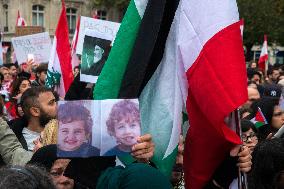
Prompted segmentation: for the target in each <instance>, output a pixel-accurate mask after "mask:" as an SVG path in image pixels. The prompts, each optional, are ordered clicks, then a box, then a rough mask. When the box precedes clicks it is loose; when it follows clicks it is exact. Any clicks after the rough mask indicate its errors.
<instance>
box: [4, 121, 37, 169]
mask: <svg viewBox="0 0 284 189" xmlns="http://www.w3.org/2000/svg"><path fill="white" fill-rule="evenodd" d="M0 155H1V156H2V159H3V161H4V162H5V163H6V164H9V165H25V164H26V163H27V162H28V161H29V160H30V159H31V157H32V155H33V153H32V152H28V151H26V150H25V149H24V148H23V147H22V145H21V143H20V142H19V141H18V139H17V137H16V135H15V134H14V133H13V131H12V130H11V129H10V128H9V126H8V124H7V122H6V121H4V120H3V119H2V118H0Z"/></svg>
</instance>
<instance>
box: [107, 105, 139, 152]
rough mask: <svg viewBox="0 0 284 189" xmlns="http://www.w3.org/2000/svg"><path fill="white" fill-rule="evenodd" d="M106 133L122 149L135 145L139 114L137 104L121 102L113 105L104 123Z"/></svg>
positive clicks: (137, 134) (137, 135)
mask: <svg viewBox="0 0 284 189" xmlns="http://www.w3.org/2000/svg"><path fill="white" fill-rule="evenodd" d="M106 125H107V131H108V133H109V135H110V136H113V137H114V138H115V139H116V141H117V143H118V144H119V146H121V147H122V148H123V147H124V148H127V149H129V148H131V147H132V146H133V145H134V144H136V143H137V137H139V136H140V135H141V133H140V132H141V131H140V113H139V107H138V104H137V103H134V102H132V101H131V100H122V101H120V102H118V103H116V104H114V105H113V107H112V109H111V112H110V114H109V117H108V120H107V122H106Z"/></svg>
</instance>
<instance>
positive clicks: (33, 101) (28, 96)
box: [21, 86, 52, 120]
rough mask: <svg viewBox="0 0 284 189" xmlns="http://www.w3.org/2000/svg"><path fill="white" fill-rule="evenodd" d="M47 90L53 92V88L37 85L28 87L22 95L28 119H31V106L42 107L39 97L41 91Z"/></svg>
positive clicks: (22, 104)
mask: <svg viewBox="0 0 284 189" xmlns="http://www.w3.org/2000/svg"><path fill="white" fill-rule="evenodd" d="M46 92H51V93H52V91H51V89H49V88H46V87H42V86H36V87H32V88H29V89H27V90H26V91H25V92H24V93H23V95H22V97H21V106H22V109H23V112H24V114H25V117H26V118H27V120H29V119H30V117H31V113H30V108H31V107H40V103H39V101H38V97H39V95H40V94H41V93H46Z"/></svg>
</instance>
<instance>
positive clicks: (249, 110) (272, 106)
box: [0, 62, 284, 189]
mask: <svg viewBox="0 0 284 189" xmlns="http://www.w3.org/2000/svg"><path fill="white" fill-rule="evenodd" d="M79 69H80V68H79V67H75V68H74V73H73V74H74V76H75V79H74V81H73V83H72V85H71V87H70V89H69V90H68V92H67V93H66V96H65V100H81V99H92V91H93V87H94V86H93V85H90V84H87V83H83V82H80V79H79V77H80V73H79ZM46 74H47V64H39V65H38V64H34V63H33V62H27V63H26V64H22V65H20V66H19V65H17V64H4V65H3V66H1V68H0V84H1V91H0V93H1V97H0V104H1V105H0V116H1V118H0V154H1V159H0V165H1V166H2V168H0V178H1V180H0V189H1V188H21V186H23V185H24V186H26V187H25V188H70V189H71V188H163V189H166V188H172V187H174V188H184V187H185V186H184V181H183V141H184V139H183V137H182V136H181V137H180V141H179V146H178V154H177V158H176V164H175V166H174V167H173V172H172V178H171V179H169V178H167V177H165V176H164V175H163V174H161V173H160V171H159V170H158V169H157V167H156V166H155V164H154V163H153V162H152V161H151V158H152V157H153V154H154V150H155V147H154V143H153V141H152V137H151V135H150V134H145V135H143V136H141V137H140V139H139V142H138V144H137V145H135V146H134V147H133V148H132V153H131V154H132V156H133V158H134V159H135V163H133V164H130V165H129V166H126V167H125V168H123V167H122V166H117V165H118V164H120V163H121V162H120V163H118V162H119V160H118V159H117V158H116V157H115V156H109V157H90V158H64V159H62V158H58V157H57V155H56V151H57V146H56V144H57V134H58V120H57V101H58V100H59V97H58V95H57V94H56V92H54V91H53V90H52V89H48V88H46V87H45V79H46ZM247 74H248V75H247V76H248V101H247V102H246V103H245V104H244V105H243V106H242V107H241V109H240V114H241V118H242V120H241V127H242V136H241V138H242V140H243V145H244V146H243V147H242V149H241V150H239V151H238V153H236V154H235V155H229V154H228V158H227V159H226V160H225V161H224V162H223V164H222V165H220V167H218V169H217V170H216V171H215V173H214V175H213V176H212V179H211V181H209V182H208V184H207V186H206V188H237V173H238V172H237V171H238V168H239V169H241V170H242V171H244V172H246V173H247V174H248V175H247V176H248V185H249V188H257V189H262V188H271V189H272V188H273V189H279V188H284V174H283V173H284V140H283V138H282V137H281V135H280V137H275V134H276V133H277V132H278V131H279V129H280V128H281V127H282V125H283V124H284V112H283V110H284V109H283V107H282V103H283V106H284V102H282V100H283V97H282V91H283V90H282V88H283V87H284V67H282V66H280V65H274V66H269V68H268V70H267V73H264V72H263V71H261V70H258V68H257V64H256V63H255V62H252V63H251V64H249V66H248V68H247ZM236 92H237V91H236ZM259 114H260V115H261V116H262V118H263V120H257V118H259ZM261 121H262V123H259V122H261ZM259 124H260V125H259ZM237 156H238V158H237ZM236 165H237V166H236ZM11 178H13V179H11ZM14 178H15V179H14ZM11 181H13V182H11ZM170 181H171V183H170ZM23 183H24V184H23Z"/></svg>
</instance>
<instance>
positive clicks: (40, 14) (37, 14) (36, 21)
mask: <svg viewBox="0 0 284 189" xmlns="http://www.w3.org/2000/svg"><path fill="white" fill-rule="evenodd" d="M32 14H33V26H42V27H43V26H44V6H41V5H34V6H33V10H32Z"/></svg>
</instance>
